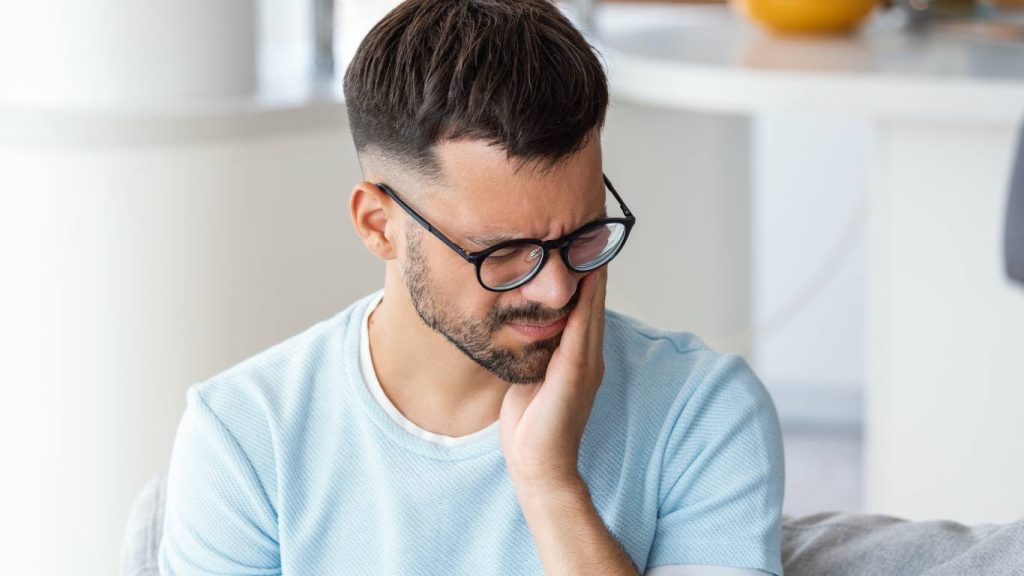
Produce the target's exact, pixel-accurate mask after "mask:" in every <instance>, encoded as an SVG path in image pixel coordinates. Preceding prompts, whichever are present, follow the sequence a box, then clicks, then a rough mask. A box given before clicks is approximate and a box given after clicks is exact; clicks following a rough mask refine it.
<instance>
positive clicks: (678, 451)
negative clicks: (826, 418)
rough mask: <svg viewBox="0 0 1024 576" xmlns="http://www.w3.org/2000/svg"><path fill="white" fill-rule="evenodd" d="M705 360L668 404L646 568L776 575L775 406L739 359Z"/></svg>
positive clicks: (778, 472) (778, 463)
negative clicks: (670, 419)
mask: <svg viewBox="0 0 1024 576" xmlns="http://www.w3.org/2000/svg"><path fill="white" fill-rule="evenodd" d="M709 364H710V366H709V367H708V368H707V369H705V370H703V374H700V373H698V372H699V371H697V372H695V373H694V376H693V377H694V378H698V379H699V381H697V382H693V383H688V386H686V387H684V392H685V390H686V388H690V390H692V392H688V393H687V394H688V395H681V398H682V399H681V401H678V402H677V403H676V404H677V405H678V406H674V407H673V408H674V412H675V422H674V423H673V424H672V427H671V431H670V433H669V436H668V441H667V442H666V443H665V451H664V454H663V455H662V467H661V472H660V488H659V496H658V497H659V507H658V519H657V524H656V527H655V536H654V543H653V545H652V548H651V553H650V556H649V558H648V563H647V564H648V568H652V567H655V566H666V565H687V564H691V565H710V566H733V567H737V568H750V569H755V570H763V571H765V572H768V573H771V574H775V575H776V576H782V562H781V548H780V545H781V523H782V502H783V496H784V490H785V487H784V485H785V471H784V470H785V465H784V456H783V448H782V435H781V430H780V426H779V421H778V415H777V413H776V410H775V406H774V404H773V403H772V400H771V397H770V396H769V394H768V391H767V390H766V389H765V388H764V385H763V384H762V383H761V381H760V380H758V378H757V377H756V376H755V375H754V373H753V371H751V369H750V368H749V366H748V365H747V363H746V362H745V361H743V359H742V358H740V357H738V356H735V355H725V356H718V357H717V360H716V361H714V362H709ZM690 384H693V387H690V386H689V385H690Z"/></svg>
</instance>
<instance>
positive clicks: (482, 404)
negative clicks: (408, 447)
mask: <svg viewBox="0 0 1024 576" xmlns="http://www.w3.org/2000/svg"><path fill="white" fill-rule="evenodd" d="M367 333H368V334H369V339H370V354H371V356H372V358H373V368H374V370H375V372H376V373H377V379H378V380H379V381H380V386H381V389H383V391H384V393H385V394H386V395H387V397H388V398H389V399H390V400H391V402H392V403H393V404H394V405H395V407H396V408H398V410H399V411H400V412H401V413H402V414H403V415H404V416H405V417H406V418H408V419H409V420H410V421H412V422H413V423H414V424H416V425H417V426H419V427H420V428H423V429H425V430H428V431H430V432H434V433H435V434H443V435H446V436H455V437H458V436H465V435H467V434H471V433H473V432H476V431H477V430H481V429H483V428H486V427H487V426H488V425H490V424H492V423H493V422H494V421H495V420H497V419H498V416H499V414H500V413H501V403H502V400H503V399H504V397H505V392H506V391H507V390H508V387H509V386H510V385H509V384H508V383H507V382H504V381H503V380H501V379H500V378H498V377H497V376H495V375H494V374H492V373H491V372H489V371H487V370H486V369H484V368H483V367H481V366H480V365H479V364H477V363H476V362H474V361H473V360H471V359H470V358H469V357H467V356H466V355H465V354H464V353H463V352H462V351H461V350H459V349H457V348H456V347H455V346H454V345H452V344H451V342H449V341H448V340H447V339H446V338H445V337H444V336H442V335H441V334H438V333H437V332H434V331H433V330H432V329H431V328H430V327H428V326H427V325H426V324H424V323H423V321H422V320H421V319H420V317H419V315H418V314H417V312H416V309H415V307H414V306H413V304H412V301H411V300H409V297H408V293H407V292H405V291H401V290H388V289H387V288H385V292H384V299H383V300H382V301H381V302H380V304H379V305H378V306H377V308H376V310H374V311H373V313H372V314H371V316H370V319H369V326H368V330H367Z"/></svg>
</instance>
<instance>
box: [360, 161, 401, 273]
mask: <svg viewBox="0 0 1024 576" xmlns="http://www.w3.org/2000/svg"><path fill="white" fill-rule="evenodd" d="M390 203H391V199H390V198H389V197H388V195H387V194H385V193H384V191H383V190H381V189H380V188H378V187H377V186H376V185H375V184H373V183H372V182H367V181H365V180H364V181H363V182H360V183H359V184H356V186H355V188H353V189H352V196H351V197H350V198H349V201H348V210H349V214H350V215H351V216H352V225H353V226H355V229H356V234H359V237H360V238H361V239H362V240H363V244H365V245H366V248H367V249H368V250H369V251H370V252H372V253H373V254H374V255H376V256H377V257H378V258H380V259H381V260H392V259H394V258H395V257H396V256H397V255H398V252H397V249H396V247H395V243H394V235H395V234H394V231H395V226H394V222H391V221H389V220H388V216H387V210H386V208H388V207H390ZM389 224H390V225H391V226H390V227H389Z"/></svg>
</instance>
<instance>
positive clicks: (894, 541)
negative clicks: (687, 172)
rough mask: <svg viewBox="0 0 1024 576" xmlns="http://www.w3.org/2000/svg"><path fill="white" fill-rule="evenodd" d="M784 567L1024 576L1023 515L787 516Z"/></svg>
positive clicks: (150, 564)
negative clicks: (975, 519) (987, 518)
mask: <svg viewBox="0 0 1024 576" xmlns="http://www.w3.org/2000/svg"><path fill="white" fill-rule="evenodd" d="M166 486H167V479H166V477H165V476H164V475H160V476H157V477H156V478H154V479H153V480H152V481H150V483H149V484H147V485H146V487H145V488H144V489H143V491H142V493H141V494H140V495H139V497H138V499H137V500H136V501H135V505H134V506H133V507H132V512H131V516H130V518H129V520H128V528H127V530H126V532H125V536H124V543H123V545H122V548H121V576H159V571H158V570H157V563H156V557H157V549H158V548H159V546H160V536H161V533H162V531H163V519H164V497H165V495H166ZM782 563H783V567H784V569H785V573H786V576H831V575H833V574H835V575H843V576H886V575H893V576H918V575H919V576H1024V518H1022V519H1020V520H1018V521H1016V522H1014V523H1012V524H1006V525H995V524H984V525H980V526H964V525H962V524H957V523H955V522H947V521H935V522H910V521H907V520H901V519H899V518H893V517H891V516H881V515H868V514H844V513H840V512H824V513H820V514H812V515H810V516H804V517H801V518H794V517H790V516H786V517H785V518H784V522H783V525H782Z"/></svg>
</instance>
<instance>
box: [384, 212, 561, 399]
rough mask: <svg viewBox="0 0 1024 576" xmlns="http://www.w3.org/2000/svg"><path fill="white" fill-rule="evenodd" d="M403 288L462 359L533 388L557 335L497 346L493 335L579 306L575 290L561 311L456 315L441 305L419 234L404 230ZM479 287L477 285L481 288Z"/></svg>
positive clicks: (534, 306) (531, 308)
mask: <svg viewBox="0 0 1024 576" xmlns="http://www.w3.org/2000/svg"><path fill="white" fill-rule="evenodd" d="M405 237H406V240H407V245H406V265H405V270H404V273H403V276H404V279H405V286H406V288H407V289H408V290H409V295H410V296H411V297H412V303H413V306H414V307H415V308H416V312H417V313H418V314H419V316H420V319H422V320H423V322H424V323H425V324H426V325H427V326H429V327H430V328H431V329H432V330H434V331H435V332H437V333H439V334H441V335H442V336H444V337H445V338H447V339H448V341H449V342H451V343H452V344H454V345H455V347H456V348H458V349H459V350H461V351H462V352H463V353H464V354H465V355H466V356H469V358H470V359H472V360H473V361H474V362H476V363H477V364H479V365H480V366H482V367H484V368H485V369H487V370H488V371H490V372H491V373H492V374H494V375H495V376H497V377H498V378H501V379H502V380H504V381H505V382H508V383H510V384H536V383H539V382H541V381H543V380H544V375H545V373H546V372H547V368H548V362H550V361H551V355H552V354H554V352H555V349H556V348H558V344H559V343H560V342H561V340H562V334H561V333H559V334H556V335H555V336H552V337H551V338H548V339H545V340H538V341H536V342H530V343H529V344H526V345H525V346H520V347H509V346H504V347H503V346H499V345H498V344H496V343H495V335H496V334H497V333H498V331H499V330H500V329H501V328H502V327H503V326H505V325H506V324H508V323H509V322H522V323H534V324H544V323H549V322H552V321H554V320H558V319H560V318H563V317H565V316H566V315H568V314H569V312H571V311H572V310H573V308H575V307H576V304H577V303H578V302H579V296H580V293H579V288H578V287H577V289H576V292H575V293H574V294H573V295H572V298H570V299H569V302H568V303H567V304H566V305H565V306H564V307H563V308H562V309H561V310H552V309H550V308H546V307H544V306H541V305H540V304H538V303H536V302H530V303H529V304H528V305H526V306H522V307H515V308H514V307H509V306H495V307H494V308H491V310H489V311H488V312H487V315H486V316H485V317H483V318H480V319H478V318H473V317H469V316H465V315H463V314H460V313H459V312H458V310H456V308H455V307H454V306H453V305H452V304H451V303H444V302H440V301H439V300H438V298H437V297H436V294H437V291H436V289H435V285H434V283H433V282H432V280H431V278H430V269H429V268H428V266H427V263H426V259H425V258H424V257H423V252H422V251H421V249H420V231H419V230H410V229H408V228H407V229H406V235H405ZM482 289H483V288H482V287H481V290H482Z"/></svg>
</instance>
